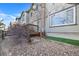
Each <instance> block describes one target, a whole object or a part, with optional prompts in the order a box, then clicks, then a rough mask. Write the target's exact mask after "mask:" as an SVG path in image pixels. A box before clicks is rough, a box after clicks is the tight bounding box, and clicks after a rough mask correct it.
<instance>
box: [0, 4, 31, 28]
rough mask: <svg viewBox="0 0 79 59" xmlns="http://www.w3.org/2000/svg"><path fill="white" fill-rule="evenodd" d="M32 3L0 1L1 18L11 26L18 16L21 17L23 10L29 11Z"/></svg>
mask: <svg viewBox="0 0 79 59" xmlns="http://www.w3.org/2000/svg"><path fill="white" fill-rule="evenodd" d="M30 7H31V3H0V20H1V19H3V22H4V23H5V24H6V27H8V26H9V24H10V22H11V21H13V20H14V19H15V18H16V17H20V15H21V12H22V11H27V10H28V9H29V8H30Z"/></svg>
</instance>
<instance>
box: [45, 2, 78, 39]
mask: <svg viewBox="0 0 79 59" xmlns="http://www.w3.org/2000/svg"><path fill="white" fill-rule="evenodd" d="M72 6H74V4H65V3H57V4H52V3H50V4H46V16H45V25H46V26H45V32H46V35H47V36H56V37H57V36H59V37H66V38H74V39H78V38H77V37H78V36H79V17H78V16H79V5H76V6H75V10H76V11H75V20H76V23H75V24H73V25H66V26H52V27H50V16H51V14H53V13H55V12H57V11H60V10H63V9H66V8H68V7H72ZM60 12H61V11H60Z"/></svg>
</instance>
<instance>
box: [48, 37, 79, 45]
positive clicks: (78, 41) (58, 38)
mask: <svg viewBox="0 0 79 59" xmlns="http://www.w3.org/2000/svg"><path fill="white" fill-rule="evenodd" d="M47 39H51V40H55V41H59V42H63V43H68V44H72V45H76V46H79V40H72V39H67V38H60V37H51V36H47Z"/></svg>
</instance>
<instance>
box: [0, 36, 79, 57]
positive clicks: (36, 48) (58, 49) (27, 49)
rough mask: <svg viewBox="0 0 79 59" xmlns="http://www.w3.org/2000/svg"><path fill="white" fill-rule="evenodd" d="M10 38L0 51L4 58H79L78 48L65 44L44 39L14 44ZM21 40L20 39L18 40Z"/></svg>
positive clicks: (4, 42)
mask: <svg viewBox="0 0 79 59" xmlns="http://www.w3.org/2000/svg"><path fill="white" fill-rule="evenodd" d="M11 39H12V37H9V36H8V37H6V39H5V40H4V41H3V43H2V45H1V46H2V51H3V53H4V54H2V55H6V56H79V46H74V45H70V44H65V43H61V42H57V41H53V40H46V39H45V38H41V39H40V37H33V38H31V39H32V43H27V42H24V41H23V42H21V43H19V44H14V43H13V41H12V40H11ZM20 39H22V38H20Z"/></svg>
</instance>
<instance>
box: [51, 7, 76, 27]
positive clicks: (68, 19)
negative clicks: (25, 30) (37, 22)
mask: <svg viewBox="0 0 79 59" xmlns="http://www.w3.org/2000/svg"><path fill="white" fill-rule="evenodd" d="M75 16H76V15H75V7H71V8H69V9H66V10H63V11H61V12H57V13H55V14H54V15H53V14H52V15H51V16H50V26H61V25H70V24H75Z"/></svg>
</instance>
